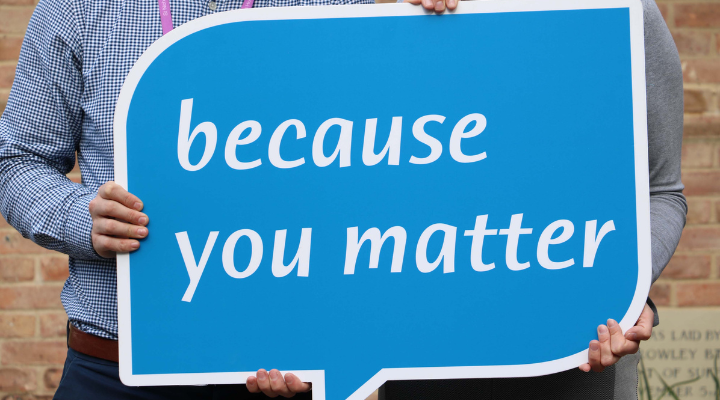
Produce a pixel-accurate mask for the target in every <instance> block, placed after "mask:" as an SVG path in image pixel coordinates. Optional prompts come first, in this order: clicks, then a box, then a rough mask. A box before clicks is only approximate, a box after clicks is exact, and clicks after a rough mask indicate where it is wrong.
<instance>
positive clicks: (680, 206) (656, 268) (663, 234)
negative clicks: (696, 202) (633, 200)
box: [650, 192, 687, 282]
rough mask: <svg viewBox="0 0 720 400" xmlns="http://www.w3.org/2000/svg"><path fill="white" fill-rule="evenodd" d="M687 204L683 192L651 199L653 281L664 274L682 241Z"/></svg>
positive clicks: (665, 193)
mask: <svg viewBox="0 0 720 400" xmlns="http://www.w3.org/2000/svg"><path fill="white" fill-rule="evenodd" d="M686 214H687V203H686V201H685V196H683V194H682V192H662V193H654V194H653V195H651V197H650V230H651V234H652V281H653V282H655V281H656V280H657V279H658V277H660V274H661V273H662V271H663V269H664V268H665V266H666V265H667V264H668V262H669V261H670V258H671V257H672V256H673V254H674V253H675V248H676V247H677V245H678V242H679V241H680V235H681V234H682V230H683V227H685V216H686Z"/></svg>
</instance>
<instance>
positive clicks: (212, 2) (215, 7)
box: [208, 1, 217, 11]
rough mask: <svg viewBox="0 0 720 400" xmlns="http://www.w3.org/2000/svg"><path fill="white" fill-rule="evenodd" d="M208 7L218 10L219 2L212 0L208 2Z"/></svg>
mask: <svg viewBox="0 0 720 400" xmlns="http://www.w3.org/2000/svg"><path fill="white" fill-rule="evenodd" d="M208 7H209V8H210V9H211V10H212V11H215V10H217V3H216V2H215V1H211V2H209V3H208Z"/></svg>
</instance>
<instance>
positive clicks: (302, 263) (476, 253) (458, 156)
mask: <svg viewBox="0 0 720 400" xmlns="http://www.w3.org/2000/svg"><path fill="white" fill-rule="evenodd" d="M180 108H181V110H180V123H179V134H178V142H177V143H178V146H177V151H178V161H179V163H180V166H181V167H182V168H183V169H185V170H187V171H199V170H201V169H202V168H203V167H205V166H206V165H207V164H208V162H209V161H210V160H211V159H212V157H213V155H214V153H215V148H216V146H217V142H218V132H217V128H216V126H215V124H213V123H212V122H209V121H206V122H202V123H200V124H198V125H197V126H196V127H195V128H194V129H193V130H192V132H191V131H190V128H191V119H192V118H191V117H192V108H193V100H192V99H186V100H183V101H182V102H181V107H180ZM445 119H446V118H445V117H444V116H441V115H426V116H423V117H420V118H418V119H417V120H416V121H415V122H414V123H413V127H412V133H413V137H414V139H415V140H417V141H419V142H420V143H422V144H424V145H426V146H427V147H428V148H429V149H430V154H429V155H427V156H425V157H416V156H411V157H410V159H409V162H410V163H411V164H430V163H432V162H434V161H436V160H437V159H438V158H439V157H440V155H441V154H442V151H443V144H442V143H441V142H440V140H438V139H437V138H435V137H433V136H431V135H429V134H428V133H427V132H426V131H425V125H426V124H428V123H430V122H432V123H436V124H444V122H445ZM291 127H293V128H294V129H293V130H294V131H295V132H296V134H295V138H291V137H287V138H286V137H285V136H286V132H287V131H288V130H289V129H290V128H291ZM336 127H339V128H340V135H339V137H338V139H337V145H336V146H335V149H334V150H333V152H332V154H330V155H326V154H325V152H324V149H325V141H326V137H327V133H328V131H329V130H330V129H331V128H336ZM486 127H487V120H486V118H485V116H484V115H482V114H469V115H467V116H465V117H463V118H461V119H460V120H459V121H458V122H457V123H456V124H455V126H454V127H453V129H452V133H451V135H450V140H449V144H448V149H449V152H450V156H451V157H452V158H453V160H455V161H456V162H459V163H474V162H478V161H481V160H484V159H486V158H487V153H486V152H482V153H479V154H471V155H468V154H465V153H463V151H462V147H461V143H462V141H463V140H465V139H471V138H474V137H476V136H478V135H480V134H481V133H482V132H483V131H484V130H485V128H486ZM376 128H377V119H375V118H373V119H367V120H366V121H365V132H364V133H365V135H364V138H363V148H362V161H363V163H364V164H365V165H367V166H372V165H377V164H379V163H380V162H382V161H383V160H384V159H386V158H387V163H388V165H399V163H400V144H401V132H402V117H394V118H393V120H392V124H391V128H390V134H389V136H388V139H387V142H386V143H385V146H384V147H383V149H382V150H381V151H380V152H379V153H375V141H376V140H375V134H376ZM245 132H248V134H247V135H245V136H243V134H244V133H245ZM261 132H262V127H261V125H260V123H259V122H257V121H252V120H250V121H244V122H241V123H240V124H238V125H237V126H236V127H235V128H234V129H233V130H232V131H231V132H230V134H229V135H228V137H227V140H226V142H225V152H224V155H225V162H226V163H227V165H228V166H229V167H230V168H232V169H235V170H248V169H253V168H257V167H260V166H261V165H262V160H261V159H256V160H245V161H240V160H238V159H237V147H238V146H243V145H248V144H251V143H253V142H255V141H256V140H257V139H258V138H259V137H260V135H261ZM200 134H203V135H204V136H205V149H204V151H203V155H202V157H201V159H200V161H199V162H198V163H196V164H193V163H191V162H190V149H191V147H192V144H193V142H194V141H195V139H196V138H197V137H198V135H200ZM352 134H353V122H352V121H348V120H345V119H341V118H331V119H328V120H327V121H325V122H323V123H322V124H321V125H320V127H319V128H318V129H317V132H316V133H315V135H314V137H313V140H312V161H313V163H314V164H315V165H316V166H318V167H328V166H330V165H331V164H333V163H334V162H335V161H336V160H338V164H339V167H341V168H342V167H348V166H350V149H351V142H352ZM306 135H307V131H306V128H305V126H304V125H303V123H302V122H301V121H299V120H297V119H290V120H287V121H285V122H283V123H281V124H280V125H279V126H278V127H277V128H276V129H275V130H274V132H273V133H272V135H271V137H270V141H269V145H268V160H269V162H270V164H272V165H273V166H274V167H276V168H281V169H290V168H296V167H299V166H300V165H303V164H305V162H306V160H305V158H304V157H300V158H297V159H293V160H287V159H285V158H283V156H282V154H281V152H280V144H281V143H282V142H283V141H285V140H301V139H304V138H305V137H306ZM288 136H289V135H288ZM522 220H523V214H514V215H511V216H510V221H509V224H508V226H507V228H502V229H497V228H490V227H488V215H477V216H475V221H474V225H473V226H471V227H469V228H471V229H468V230H465V231H464V233H463V234H464V236H467V237H469V238H470V240H472V244H471V249H470V253H471V254H470V261H471V267H472V269H473V270H475V271H477V272H484V271H490V270H492V269H494V268H495V263H494V262H490V263H485V261H484V260H483V245H484V241H485V237H487V236H506V237H507V242H506V247H505V265H506V266H507V268H508V269H510V270H513V271H521V270H524V269H527V268H529V267H530V265H531V264H530V262H529V261H525V262H521V261H519V260H518V246H519V243H520V240H521V237H522V236H523V235H530V234H532V233H533V228H530V227H523V226H522ZM584 222H585V226H584V228H585V232H584V239H585V240H584V251H583V255H582V257H583V259H582V265H583V268H590V267H592V266H593V264H594V261H595V256H596V254H597V251H598V248H599V246H600V243H601V241H602V240H603V238H604V237H605V236H606V235H607V234H608V233H610V232H612V231H615V223H614V221H613V220H609V221H606V222H604V223H602V224H601V226H600V228H599V230H598V225H600V224H598V221H597V220H591V221H584ZM457 229H458V228H457V227H455V226H452V225H448V224H442V223H436V224H432V225H430V226H429V227H427V228H426V229H425V230H424V231H423V232H422V234H421V235H420V237H419V238H418V239H417V243H416V244H415V265H416V267H417V269H418V270H419V271H420V272H422V273H429V272H432V271H435V270H436V269H437V268H438V267H439V266H440V265H441V264H442V272H443V273H452V272H455V244H456V240H457ZM574 232H575V225H574V224H573V222H572V221H570V220H566V219H560V220H557V221H554V222H552V223H550V224H549V225H548V226H547V227H545V228H544V229H543V230H542V233H541V234H540V238H539V240H538V243H537V261H538V264H539V265H540V266H541V267H542V268H545V269H548V270H558V269H564V268H568V267H571V266H573V265H575V259H574V258H570V259H566V260H552V259H550V256H549V249H550V246H551V245H561V244H562V243H565V242H567V241H568V240H569V239H570V238H571V237H572V236H573V234H574ZM556 233H557V234H556ZM219 234H220V232H219V231H213V232H210V233H209V235H208V238H207V241H206V243H205V246H204V248H203V252H202V255H201V256H200V259H199V260H197V258H196V257H195V254H193V250H192V246H191V243H190V239H189V237H188V233H187V232H177V233H176V234H175V236H176V239H177V242H178V245H179V248H180V252H181V254H182V257H183V261H184V263H185V267H186V269H187V272H188V275H189V277H190V284H189V285H188V287H187V290H186V291H185V294H184V295H183V297H182V301H185V302H190V301H192V298H193V295H194V293H195V290H196V289H197V286H198V284H199V282H200V279H201V277H202V274H203V271H204V270H205V266H206V264H207V262H208V259H209V258H210V255H211V254H212V251H213V249H214V247H215V242H216V241H217V238H218V236H219ZM346 234H347V245H346V248H345V264H344V269H343V273H344V274H345V275H353V274H354V273H355V268H356V263H357V258H358V254H359V253H360V250H361V248H362V247H363V246H364V245H365V244H366V243H367V245H368V246H369V247H370V259H369V266H368V267H369V268H377V267H378V262H379V259H380V250H381V248H382V247H383V245H384V244H385V242H386V241H387V239H390V238H392V239H393V242H394V246H393V255H392V261H391V267H390V272H391V273H401V272H402V270H403V261H404V258H405V249H406V245H407V242H408V235H407V232H406V230H405V229H404V228H403V227H402V226H393V227H390V228H388V229H387V230H385V231H384V232H381V231H380V229H379V228H377V227H372V228H369V229H367V230H365V231H364V232H362V234H361V233H360V231H359V229H358V227H357V226H355V227H348V228H347V232H346ZM436 234H437V235H442V240H443V242H442V247H441V250H440V253H439V254H438V255H437V257H435V258H434V259H433V260H429V259H428V254H427V248H428V243H429V241H430V238H431V237H432V236H434V235H436ZM286 237H287V230H286V229H281V230H276V231H275V237H274V241H273V252H272V262H271V266H272V273H273V276H275V277H277V278H282V277H285V276H288V275H290V274H291V273H292V272H293V271H294V270H297V271H296V274H297V276H299V277H308V276H309V275H310V250H311V244H312V228H303V229H302V231H301V233H300V242H299V245H298V249H297V251H296V252H295V256H294V258H293V259H292V261H291V262H290V263H289V264H287V265H286V264H285V262H284V256H285V241H286V240H285V239H286ZM241 238H247V239H248V240H249V241H250V244H251V256H250V261H249V262H248V264H247V266H245V267H244V268H243V269H242V270H238V269H237V268H236V265H235V259H234V258H235V257H234V256H235V246H236V245H237V243H238V241H239V240H240V239H241ZM263 249H264V245H263V239H262V238H261V236H260V235H259V234H258V233H257V232H256V231H254V230H252V229H240V230H237V231H235V232H233V233H232V234H231V235H230V236H229V237H228V238H227V239H226V240H225V244H224V245H223V249H222V264H223V268H224V270H225V272H226V273H227V274H228V275H229V276H230V277H232V278H236V279H244V278H247V277H249V276H251V275H253V274H254V273H255V272H256V271H257V270H258V268H259V267H260V263H261V261H262V259H263V253H264V250H263Z"/></svg>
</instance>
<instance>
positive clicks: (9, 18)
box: [0, 7, 33, 34]
mask: <svg viewBox="0 0 720 400" xmlns="http://www.w3.org/2000/svg"><path fill="white" fill-rule="evenodd" d="M32 13H33V8H32V7H21V8H14V7H13V8H7V7H3V8H2V9H0V34H2V33H17V34H23V33H25V29H26V28H27V26H28V22H30V16H31V15H32Z"/></svg>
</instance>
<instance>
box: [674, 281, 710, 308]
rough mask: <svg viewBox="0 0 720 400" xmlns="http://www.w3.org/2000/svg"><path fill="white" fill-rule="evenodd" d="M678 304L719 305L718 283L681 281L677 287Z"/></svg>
mask: <svg viewBox="0 0 720 400" xmlns="http://www.w3.org/2000/svg"><path fill="white" fill-rule="evenodd" d="M677 299H678V306H680V307H683V306H720V283H718V282H712V283H683V284H678V287H677Z"/></svg>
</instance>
